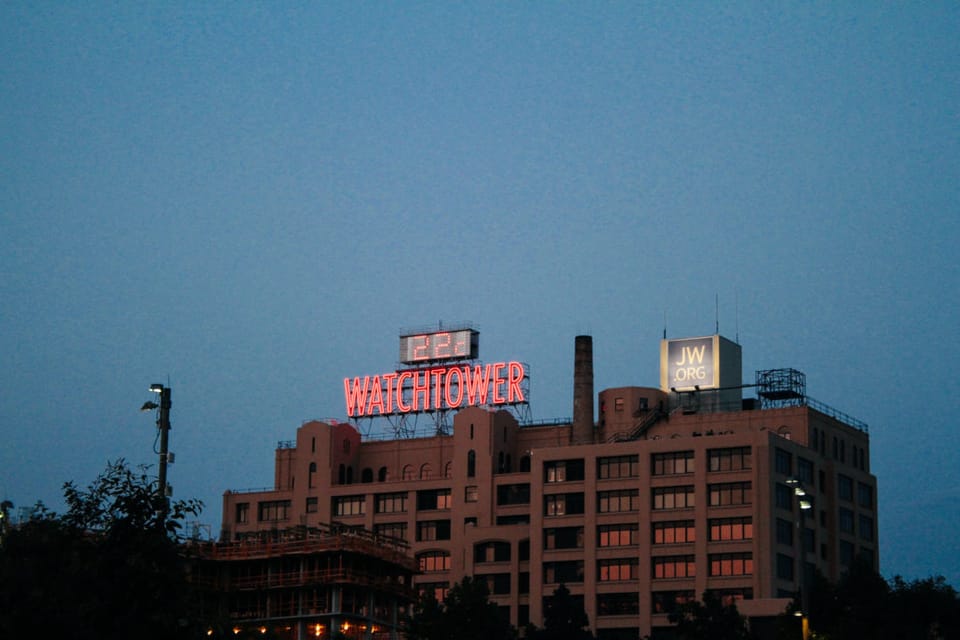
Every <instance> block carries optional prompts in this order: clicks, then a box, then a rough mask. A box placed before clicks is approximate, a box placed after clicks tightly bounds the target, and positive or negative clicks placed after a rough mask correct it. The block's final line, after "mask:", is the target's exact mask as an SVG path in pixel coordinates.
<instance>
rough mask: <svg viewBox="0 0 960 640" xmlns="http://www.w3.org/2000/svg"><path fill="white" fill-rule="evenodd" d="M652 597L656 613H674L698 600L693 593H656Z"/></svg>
mask: <svg viewBox="0 0 960 640" xmlns="http://www.w3.org/2000/svg"><path fill="white" fill-rule="evenodd" d="M651 595H652V596H653V598H652V603H651V604H652V605H653V612H654V613H673V612H674V611H676V610H677V609H678V608H679V607H681V606H683V605H685V604H687V603H688V602H693V601H694V600H696V599H697V598H696V596H695V595H694V592H693V591H654V592H653V593H652V594H651Z"/></svg>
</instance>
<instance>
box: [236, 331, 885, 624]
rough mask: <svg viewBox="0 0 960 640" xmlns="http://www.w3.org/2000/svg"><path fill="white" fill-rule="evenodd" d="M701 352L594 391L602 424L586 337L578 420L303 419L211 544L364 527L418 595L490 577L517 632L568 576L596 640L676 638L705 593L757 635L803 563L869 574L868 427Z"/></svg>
mask: <svg viewBox="0 0 960 640" xmlns="http://www.w3.org/2000/svg"><path fill="white" fill-rule="evenodd" d="M697 340H699V341H700V342H699V343H696V342H694V343H690V344H692V345H693V347H694V348H700V349H702V348H703V345H704V344H706V345H707V347H706V348H707V349H708V351H707V355H708V356H711V355H712V356H713V362H712V363H708V370H707V371H706V372H704V371H703V370H701V371H694V369H692V368H691V369H688V373H684V372H683V371H680V372H679V373H678V372H677V371H675V370H674V369H675V367H672V365H671V364H670V363H671V362H673V363H675V364H680V363H681V362H683V361H685V358H686V357H687V356H688V355H692V354H694V353H695V350H690V349H691V347H690V344H687V345H684V344H679V345H675V344H673V342H672V341H666V340H665V341H664V343H663V347H662V358H661V360H662V362H661V369H662V371H661V386H660V387H659V388H651V387H618V388H613V389H605V390H603V391H601V392H600V393H599V394H598V395H597V400H598V407H597V409H598V411H597V415H598V419H595V418H594V402H593V401H594V397H593V380H592V377H593V376H592V343H591V341H590V339H589V338H588V337H583V336H581V337H579V338H578V339H577V344H576V353H575V364H574V403H573V414H574V417H573V419H572V420H565V421H562V422H559V423H554V424H537V425H533V424H530V425H525V424H521V423H519V422H518V420H517V419H516V418H515V416H514V415H512V414H511V413H510V412H508V411H506V410H492V409H490V408H484V407H468V408H463V409H460V410H459V411H458V412H457V413H456V414H455V415H454V417H453V428H452V430H451V432H450V433H446V434H445V433H438V434H436V435H432V436H430V437H414V438H394V439H389V440H374V439H364V438H362V437H361V434H360V432H359V431H358V429H357V427H356V426H355V425H353V424H349V423H335V424H330V423H324V422H307V423H305V424H303V425H302V426H301V427H300V428H299V429H297V432H296V440H295V442H292V443H289V444H286V445H284V446H281V447H280V448H278V449H277V451H276V467H275V478H274V489H273V490H272V491H255V492H227V493H226V494H225V495H224V502H223V507H224V508H223V526H222V533H221V536H222V540H224V541H228V540H242V539H244V538H246V537H249V536H251V535H257V534H259V533H260V532H264V531H271V530H280V529H284V528H288V527H291V526H304V527H314V526H319V525H320V524H321V523H337V524H338V525H340V526H345V527H355V528H357V529H365V530H368V531H370V532H372V533H373V534H375V535H377V536H386V537H388V538H397V539H401V540H403V541H405V542H406V543H407V544H408V545H409V550H410V554H411V555H412V557H413V558H414V560H415V562H416V565H415V566H416V568H417V570H418V573H417V575H415V576H414V578H413V580H414V583H415V585H416V587H417V588H418V589H419V590H420V591H425V590H430V591H432V592H434V593H435V594H436V595H437V596H438V597H440V598H442V597H443V595H444V594H445V592H446V590H447V589H448V588H449V587H450V585H452V584H453V583H455V582H457V581H459V580H460V579H461V578H462V577H464V576H467V575H470V576H474V577H477V578H480V579H484V580H486V581H487V584H488V586H489V589H490V593H491V594H492V595H491V598H492V600H494V601H495V602H496V603H498V604H499V605H500V606H501V608H502V611H503V613H504V615H505V616H507V617H508V618H509V620H510V622H511V623H512V624H514V625H516V626H517V627H520V628H522V627H523V625H525V624H526V623H527V622H528V621H529V622H533V623H535V624H538V625H539V624H542V621H543V610H544V601H545V599H546V598H548V597H549V596H550V594H551V593H552V592H553V590H554V589H555V588H556V587H558V586H559V585H560V584H565V585H566V586H567V587H568V588H569V589H570V591H571V592H572V593H573V594H574V595H575V596H576V597H578V598H582V602H583V606H584V609H585V610H586V612H587V614H588V616H589V619H590V624H591V627H592V629H593V631H594V632H595V633H596V634H597V636H598V638H599V639H601V640H612V639H620V638H632V639H636V638H638V637H641V636H644V635H647V634H651V635H653V637H655V638H656V637H669V636H670V623H669V621H668V619H667V615H668V613H669V612H670V611H671V610H672V609H673V608H674V607H676V606H677V604H678V603H681V602H684V601H685V600H688V599H692V598H699V596H700V594H702V592H704V591H705V590H712V591H715V592H717V593H718V594H720V595H721V597H722V598H724V599H726V600H734V601H736V602H737V605H738V607H739V609H740V611H741V612H742V613H744V614H746V615H748V616H750V617H751V619H752V620H753V621H754V623H755V624H756V625H757V626H758V628H759V626H761V625H763V624H764V622H763V621H764V620H765V619H766V620H767V622H769V620H770V619H771V617H773V616H776V615H778V614H779V613H781V612H783V611H784V609H785V608H786V606H787V605H788V604H789V603H790V601H791V599H793V598H794V596H797V595H800V594H802V592H803V589H804V585H805V583H806V581H807V580H809V577H810V575H812V571H813V569H814V568H816V569H818V570H819V571H820V572H822V573H823V574H824V575H826V576H827V577H828V578H832V579H836V578H837V577H838V576H839V575H840V574H841V573H842V572H843V571H844V570H845V569H846V568H847V567H849V566H850V564H851V563H852V562H853V561H854V559H855V558H857V557H860V558H863V559H865V560H866V561H867V562H869V563H871V564H872V565H873V566H874V567H877V564H878V557H879V554H878V540H877V513H876V508H877V499H876V478H875V477H874V476H873V475H871V474H870V454H869V437H868V434H867V429H866V425H864V424H862V423H860V422H859V421H857V420H855V419H853V418H850V417H849V416H845V415H843V414H841V413H839V412H837V411H835V410H833V409H830V408H829V407H827V406H825V405H823V404H821V403H818V402H816V401H814V400H813V399H811V398H809V397H808V396H806V392H805V381H804V378H803V374H802V373H800V372H797V371H795V370H792V369H784V370H773V371H765V372H758V373H757V376H756V382H755V384H751V385H743V384H742V383H741V380H740V378H741V375H740V370H739V368H740V351H739V349H740V347H739V345H736V344H735V343H732V342H730V341H727V340H725V339H723V338H721V337H719V336H712V337H708V338H703V339H697ZM676 342H683V341H676ZM698 344H699V345H700V346H699V347H698V346H697V345H698ZM684 347H686V348H687V349H688V350H687V351H686V352H684V351H683V348H684ZM675 349H679V351H675ZM710 349H712V352H711V351H710ZM678 353H679V354H681V355H679V356H678V355H677V354H678ZM697 353H699V354H700V355H701V356H702V355H703V351H702V350H701V351H699V352H697ZM708 359H709V358H708ZM701 364H702V363H701ZM710 367H712V371H711V370H709V368H710ZM668 369H669V371H668ZM694 374H696V375H694ZM678 375H679V376H687V378H688V379H686V381H685V382H686V383H689V384H686V383H685V384H683V386H678V385H677V383H676V380H677V379H678V378H677V376H678ZM671 376H672V378H671ZM701 383H702V384H701ZM744 389H752V390H754V391H755V393H756V395H755V397H743V391H744ZM801 494H802V495H801ZM801 505H802V506H803V507H808V508H801Z"/></svg>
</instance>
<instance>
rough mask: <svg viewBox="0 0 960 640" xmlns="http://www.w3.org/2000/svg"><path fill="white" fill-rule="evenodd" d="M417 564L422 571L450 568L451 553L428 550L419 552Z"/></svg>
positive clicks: (447, 569) (428, 571)
mask: <svg viewBox="0 0 960 640" xmlns="http://www.w3.org/2000/svg"><path fill="white" fill-rule="evenodd" d="M417 564H418V565H419V567H420V571H421V572H422V573H431V572H436V571H449V570H450V554H449V553H447V552H446V551H426V552H424V553H420V554H417Z"/></svg>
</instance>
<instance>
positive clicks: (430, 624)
mask: <svg viewBox="0 0 960 640" xmlns="http://www.w3.org/2000/svg"><path fill="white" fill-rule="evenodd" d="M489 595H490V592H489V591H488V589H487V583H486V582H484V581H482V580H474V579H473V578H471V577H470V576H467V577H465V578H464V579H463V580H462V581H460V582H459V583H457V584H455V585H453V587H451V588H450V591H449V592H447V597H446V598H445V599H444V601H443V602H442V603H440V602H437V600H436V598H434V596H433V593H431V592H427V593H426V594H425V595H423V596H422V597H421V598H420V600H419V601H418V602H417V604H416V605H415V606H414V610H413V615H412V616H411V617H410V619H409V620H408V621H407V630H406V635H407V638H409V639H410V640H512V639H513V638H515V637H516V635H517V634H516V630H515V629H514V628H513V627H512V626H511V625H510V622H509V621H508V620H506V618H505V617H504V616H503V614H502V613H501V612H500V609H499V607H497V605H496V604H494V603H493V602H490V599H489Z"/></svg>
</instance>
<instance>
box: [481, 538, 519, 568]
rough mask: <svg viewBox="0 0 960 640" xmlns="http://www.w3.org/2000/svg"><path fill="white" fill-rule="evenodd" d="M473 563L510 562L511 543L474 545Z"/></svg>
mask: <svg viewBox="0 0 960 640" xmlns="http://www.w3.org/2000/svg"><path fill="white" fill-rule="evenodd" d="M473 562H474V564H483V563H486V562H510V543H509V542H503V541H500V540H494V541H491V542H478V543H477V544H475V545H473Z"/></svg>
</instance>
